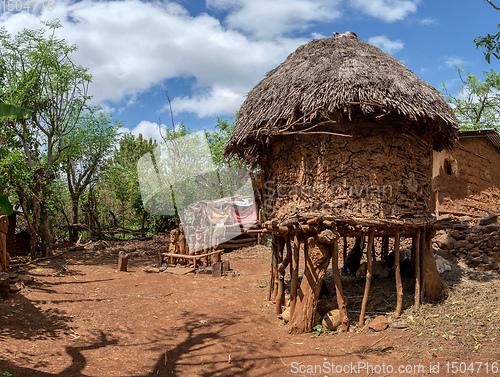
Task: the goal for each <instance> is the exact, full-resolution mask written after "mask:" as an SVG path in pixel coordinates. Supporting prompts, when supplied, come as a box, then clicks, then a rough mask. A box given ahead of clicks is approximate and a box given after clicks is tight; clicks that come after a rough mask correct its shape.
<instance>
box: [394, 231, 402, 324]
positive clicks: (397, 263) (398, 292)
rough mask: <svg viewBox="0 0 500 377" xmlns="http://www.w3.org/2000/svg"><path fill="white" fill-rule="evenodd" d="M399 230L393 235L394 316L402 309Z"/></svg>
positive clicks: (398, 315)
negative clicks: (395, 302)
mask: <svg viewBox="0 0 500 377" xmlns="http://www.w3.org/2000/svg"><path fill="white" fill-rule="evenodd" d="M400 234H401V232H400V230H399V229H396V235H395V236H394V267H395V269H396V295H397V304H396V313H395V314H394V317H395V318H399V317H400V316H401V310H402V309H403V284H402V283H401V264H400V260H399V243H400Z"/></svg>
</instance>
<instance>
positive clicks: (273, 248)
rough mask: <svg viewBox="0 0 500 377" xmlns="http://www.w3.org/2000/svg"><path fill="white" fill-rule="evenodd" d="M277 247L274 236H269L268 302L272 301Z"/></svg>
mask: <svg viewBox="0 0 500 377" xmlns="http://www.w3.org/2000/svg"><path fill="white" fill-rule="evenodd" d="M277 249H278V245H277V243H276V236H275V235H274V234H273V235H272V236H271V269H270V271H269V294H268V296H267V300H268V301H273V300H274V271H275V270H276V269H277V268H278V267H277V264H276V254H277Z"/></svg>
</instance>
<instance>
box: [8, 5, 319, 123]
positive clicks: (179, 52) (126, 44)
mask: <svg viewBox="0 0 500 377" xmlns="http://www.w3.org/2000/svg"><path fill="white" fill-rule="evenodd" d="M308 1H309V0H308ZM325 1H326V0H325ZM297 2H298V0H297ZM306 3H307V1H306ZM282 5H283V4H282ZM285 8H286V7H285ZM294 9H295V10H298V9H297V7H295V8H294ZM315 9H316V8H315ZM304 11H305V10H304ZM285 13H286V12H285ZM54 18H59V19H60V20H61V23H62V24H63V26H64V27H63V28H62V29H59V30H58V31H57V35H58V37H60V38H64V39H66V40H68V41H69V42H70V43H72V44H76V45H77V46H78V51H77V52H76V53H75V54H74V55H73V56H74V60H75V62H76V63H77V64H80V65H82V66H84V67H88V68H89V70H90V73H91V74H92V75H93V83H92V85H91V87H90V90H91V93H90V94H91V95H93V96H94V98H93V104H108V105H107V106H109V107H115V108H121V109H122V106H125V107H126V106H128V105H131V104H133V103H134V101H135V99H136V98H137V96H138V95H139V94H141V93H144V92H146V91H147V90H148V89H150V88H151V87H152V86H153V85H157V84H164V83H165V82H166V80H169V79H172V78H178V77H183V78H190V79H191V80H190V82H191V83H192V85H193V86H194V87H193V88H187V89H189V91H191V90H194V92H195V93H197V92H199V91H200V90H201V89H202V88H203V89H204V90H205V94H202V95H196V96H194V97H192V98H185V97H183V98H175V93H172V92H171V93H170V94H171V96H172V101H173V102H174V103H176V104H179V106H182V108H185V109H186V110H189V111H194V112H195V113H197V114H198V115H199V116H203V115H205V114H209V113H211V114H216V113H217V111H218V110H217V109H223V108H225V109H229V112H234V111H236V110H237V109H238V107H239V105H240V104H241V102H240V103H237V102H236V99H237V98H238V99H239V100H241V99H242V98H243V95H244V93H246V92H247V91H248V90H249V89H250V88H251V87H252V86H253V85H255V84H256V83H257V82H258V81H259V80H260V79H261V78H262V75H263V73H264V72H267V71H269V70H270V69H272V68H273V67H275V66H276V65H277V64H279V63H280V62H282V61H283V60H284V59H285V58H286V56H288V54H289V53H290V52H291V51H293V50H294V49H295V48H297V47H298V46H299V45H301V44H303V43H305V42H306V41H307V40H305V39H299V38H296V39H290V38H274V39H272V40H271V39H267V40H263V41H257V40H251V39H249V38H248V37H246V36H245V35H243V34H242V33H240V32H237V31H235V30H231V29H226V28H224V27H223V26H222V25H221V24H220V22H219V21H218V20H217V19H216V18H214V17H211V16H209V15H207V14H201V15H199V16H196V17H192V16H190V15H189V13H188V12H187V10H186V9H184V8H182V7H181V6H180V5H178V4H176V3H171V2H168V1H165V2H148V3H145V2H141V1H138V0H121V1H110V2H102V1H98V0H82V1H78V2H74V1H73V0H58V1H57V3H56V6H55V9H54V11H52V12H48V11H46V12H44V13H42V14H41V15H40V14H39V15H33V14H29V13H27V12H21V13H17V14H8V15H6V14H5V13H3V14H0V22H2V24H3V25H4V26H5V27H6V28H7V30H8V31H9V33H10V34H14V33H16V32H17V31H19V30H21V29H22V28H24V27H26V28H29V29H34V28H40V27H41V25H40V19H44V20H52V19H54ZM310 18H311V19H312V18H313V15H312V14H311V15H310ZM207 93H208V94H207ZM217 99H222V100H223V101H224V103H219V102H217ZM228 101H229V102H228ZM210 108H213V110H212V111H211V112H210ZM175 111H176V112H177V111H178V110H177V109H176V110H175ZM217 114H220V112H218V113H217Z"/></svg>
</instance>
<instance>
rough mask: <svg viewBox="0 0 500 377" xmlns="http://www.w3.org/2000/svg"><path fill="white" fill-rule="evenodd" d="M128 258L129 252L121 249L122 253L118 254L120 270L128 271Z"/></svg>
mask: <svg viewBox="0 0 500 377" xmlns="http://www.w3.org/2000/svg"><path fill="white" fill-rule="evenodd" d="M128 258H129V256H128V254H127V253H125V252H124V251H120V253H119V254H118V271H125V272H127V266H128ZM160 267H161V266H160Z"/></svg>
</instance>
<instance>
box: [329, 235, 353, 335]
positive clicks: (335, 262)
mask: <svg viewBox="0 0 500 377" xmlns="http://www.w3.org/2000/svg"><path fill="white" fill-rule="evenodd" d="M330 247H331V249H332V273H333V282H334V283H335V291H336V293H337V304H338V307H339V314H340V325H341V329H342V332H347V331H349V317H348V316H347V309H346V306H345V299H344V292H343V290H342V282H341V280H340V273H339V244H338V242H337V240H335V241H334V242H333V243H332V244H331V245H330Z"/></svg>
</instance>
